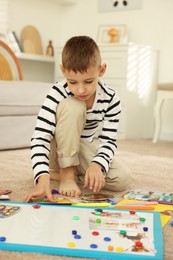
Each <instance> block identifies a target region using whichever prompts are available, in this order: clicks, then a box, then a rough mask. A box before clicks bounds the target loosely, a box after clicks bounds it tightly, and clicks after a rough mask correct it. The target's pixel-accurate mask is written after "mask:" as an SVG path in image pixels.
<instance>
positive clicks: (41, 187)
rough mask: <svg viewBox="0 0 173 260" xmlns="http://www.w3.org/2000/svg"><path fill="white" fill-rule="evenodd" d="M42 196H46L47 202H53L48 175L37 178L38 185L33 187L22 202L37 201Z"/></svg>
mask: <svg viewBox="0 0 173 260" xmlns="http://www.w3.org/2000/svg"><path fill="white" fill-rule="evenodd" d="M43 196H46V197H47V198H48V200H49V201H51V202H54V200H53V197H52V194H51V190H50V177H49V176H48V175H42V176H40V177H39V179H38V184H37V185H36V186H35V188H34V190H33V191H32V192H30V193H29V194H27V195H26V196H25V198H24V202H29V201H32V200H37V199H39V198H40V197H43Z"/></svg>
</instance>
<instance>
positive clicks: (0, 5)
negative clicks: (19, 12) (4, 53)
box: [0, 0, 8, 34]
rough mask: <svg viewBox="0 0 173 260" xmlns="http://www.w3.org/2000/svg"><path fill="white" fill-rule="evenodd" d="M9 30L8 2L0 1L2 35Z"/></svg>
mask: <svg viewBox="0 0 173 260" xmlns="http://www.w3.org/2000/svg"><path fill="white" fill-rule="evenodd" d="M7 29H8V0H0V34H4V33H6V32H7Z"/></svg>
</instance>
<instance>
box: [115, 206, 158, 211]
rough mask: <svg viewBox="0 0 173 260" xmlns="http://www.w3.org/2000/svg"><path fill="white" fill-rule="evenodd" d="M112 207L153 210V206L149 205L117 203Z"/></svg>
mask: <svg viewBox="0 0 173 260" xmlns="http://www.w3.org/2000/svg"><path fill="white" fill-rule="evenodd" d="M114 208H116V209H129V210H154V209H155V208H154V207H150V206H142V205H141V206H140V205H138V206H130V205H129V206H123V205H117V206H114Z"/></svg>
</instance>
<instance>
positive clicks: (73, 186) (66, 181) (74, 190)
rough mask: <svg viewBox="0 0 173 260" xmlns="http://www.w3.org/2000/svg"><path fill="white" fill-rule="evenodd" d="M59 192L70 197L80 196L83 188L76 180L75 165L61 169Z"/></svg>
mask: <svg viewBox="0 0 173 260" xmlns="http://www.w3.org/2000/svg"><path fill="white" fill-rule="evenodd" d="M59 193H60V194H61V195H65V196H69V197H80V196H81V193H82V192H81V190H80V188H79V186H78V185H77V183H76V180H75V170H74V167H67V168H64V169H61V170H60V183H59Z"/></svg>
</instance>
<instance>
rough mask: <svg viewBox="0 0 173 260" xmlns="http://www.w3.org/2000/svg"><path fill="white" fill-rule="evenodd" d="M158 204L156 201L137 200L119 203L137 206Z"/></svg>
mask: <svg viewBox="0 0 173 260" xmlns="http://www.w3.org/2000/svg"><path fill="white" fill-rule="evenodd" d="M157 204H158V201H139V202H128V203H124V204H121V205H123V206H130V205H131V206H138V205H143V206H145V205H157Z"/></svg>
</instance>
